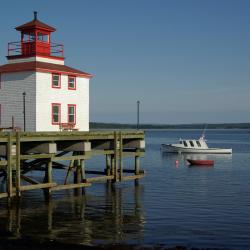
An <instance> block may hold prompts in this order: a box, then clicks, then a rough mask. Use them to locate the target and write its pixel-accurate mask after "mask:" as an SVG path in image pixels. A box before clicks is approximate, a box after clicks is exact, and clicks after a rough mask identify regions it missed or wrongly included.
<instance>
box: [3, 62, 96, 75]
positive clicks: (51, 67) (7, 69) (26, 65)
mask: <svg viewBox="0 0 250 250" xmlns="http://www.w3.org/2000/svg"><path fill="white" fill-rule="evenodd" d="M23 71H35V72H51V73H60V74H67V75H74V76H81V77H85V78H91V77H92V75H91V74H89V73H86V72H83V71H80V70H78V69H74V68H71V67H68V66H66V65H60V64H54V63H46V62H37V61H34V62H22V63H9V64H4V65H1V66H0V73H12V72H23Z"/></svg>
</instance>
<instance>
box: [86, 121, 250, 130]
mask: <svg viewBox="0 0 250 250" xmlns="http://www.w3.org/2000/svg"><path fill="white" fill-rule="evenodd" d="M205 126H206V128H207V129H250V123H220V124H206V125H205V124H141V125H140V129H204V127H205ZM136 128H137V126H136V124H122V123H101V122H90V129H136Z"/></svg>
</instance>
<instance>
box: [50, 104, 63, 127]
mask: <svg viewBox="0 0 250 250" xmlns="http://www.w3.org/2000/svg"><path fill="white" fill-rule="evenodd" d="M55 106H56V107H59V110H58V122H55V121H54V113H53V107H55ZM51 123H52V125H59V124H60V123H61V103H51Z"/></svg>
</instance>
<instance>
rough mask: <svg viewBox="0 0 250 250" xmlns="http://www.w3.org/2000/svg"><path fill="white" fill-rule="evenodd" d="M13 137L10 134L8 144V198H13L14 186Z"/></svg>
mask: <svg viewBox="0 0 250 250" xmlns="http://www.w3.org/2000/svg"><path fill="white" fill-rule="evenodd" d="M12 145H13V144H12V136H11V133H9V134H8V144H7V161H8V165H7V183H6V184H7V187H6V189H7V193H8V197H9V198H10V197H12V192H13V185H12Z"/></svg>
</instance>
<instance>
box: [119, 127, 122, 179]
mask: <svg viewBox="0 0 250 250" xmlns="http://www.w3.org/2000/svg"><path fill="white" fill-rule="evenodd" d="M122 143H123V142H122V131H120V133H119V181H122V174H123V172H122V169H123V166H122V152H123V145H122Z"/></svg>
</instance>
